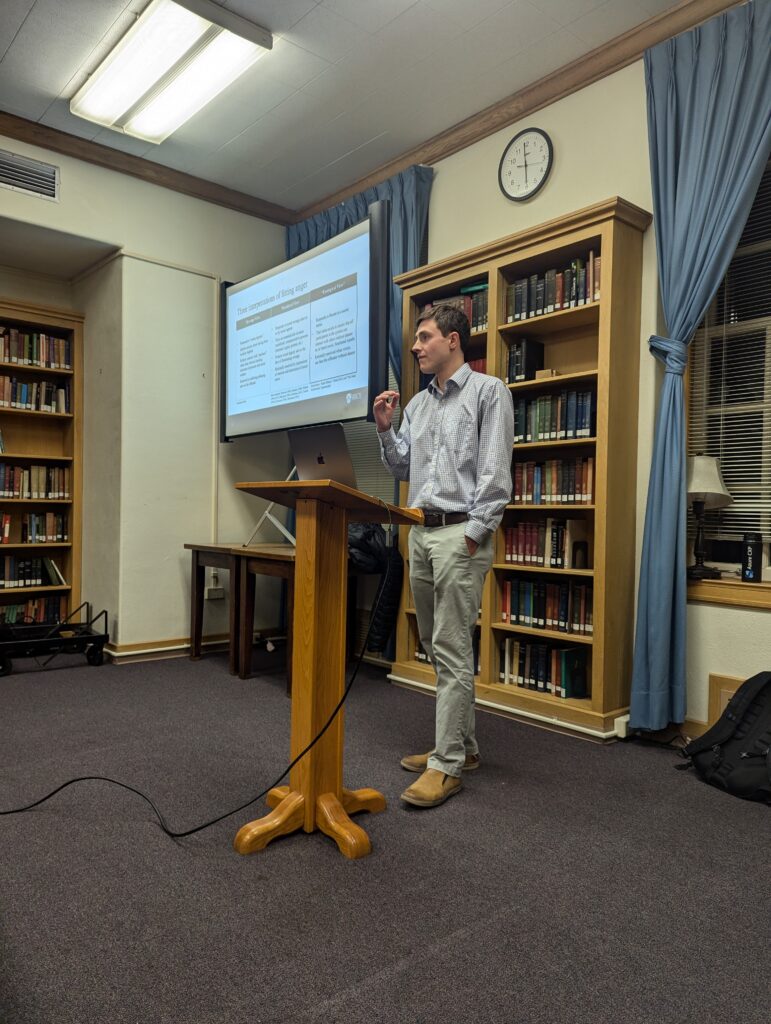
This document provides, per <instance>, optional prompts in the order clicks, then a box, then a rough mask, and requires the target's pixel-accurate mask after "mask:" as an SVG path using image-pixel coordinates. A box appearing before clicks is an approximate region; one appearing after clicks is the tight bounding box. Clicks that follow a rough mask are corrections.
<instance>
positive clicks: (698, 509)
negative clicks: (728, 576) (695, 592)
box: [686, 454, 733, 580]
mask: <svg viewBox="0 0 771 1024" xmlns="http://www.w3.org/2000/svg"><path fill="white" fill-rule="evenodd" d="M686 486H687V490H688V500H689V501H690V503H691V507H692V508H693V515H694V518H695V519H696V539H695V540H694V542H693V557H694V562H695V564H694V565H689V566H688V570H687V572H688V579H689V580H714V579H719V578H720V571H719V570H718V569H714V568H712V566H709V565H705V564H704V555H705V554H706V550H705V545H704V513H705V511H706V510H707V509H713V508H725V507H726V505H730V504H732V502H733V498H732V497H731V495H730V494H729V493H728V491H727V490H726V485H725V484H724V483H723V477H722V476H721V475H720V463H719V462H718V460H717V459H715V458H713V457H712V456H711V455H701V454H699V455H694V456H692V457H691V458H689V459H688V483H687V485H686Z"/></svg>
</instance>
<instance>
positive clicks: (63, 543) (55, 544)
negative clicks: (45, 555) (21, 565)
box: [0, 540, 72, 554]
mask: <svg viewBox="0 0 771 1024" xmlns="http://www.w3.org/2000/svg"><path fill="white" fill-rule="evenodd" d="M70 547H72V544H71V543H70V542H69V541H68V540H36V541H23V542H19V543H18V544H17V543H7V544H0V554H2V552H3V551H29V549H30V548H70Z"/></svg>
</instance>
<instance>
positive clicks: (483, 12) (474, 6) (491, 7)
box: [424, 0, 570, 28]
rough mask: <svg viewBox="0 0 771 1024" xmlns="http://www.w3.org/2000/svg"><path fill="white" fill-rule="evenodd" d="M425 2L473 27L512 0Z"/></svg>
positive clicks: (446, 16)
mask: <svg viewBox="0 0 771 1024" xmlns="http://www.w3.org/2000/svg"><path fill="white" fill-rule="evenodd" d="M424 2H425V3H426V6H428V7H430V8H431V9H432V10H433V11H435V12H436V14H439V15H441V16H442V17H444V18H449V19H450V20H451V21H454V22H455V23H456V24H457V25H460V27H461V28H473V27H474V25H478V24H479V23H480V21H484V20H485V18H489V17H491V15H493V14H497V13H498V11H500V10H502V9H503V8H504V7H507V6H508V5H509V4H510V3H511V0H475V2H474V3H469V2H468V0H424ZM568 2H570V0H568Z"/></svg>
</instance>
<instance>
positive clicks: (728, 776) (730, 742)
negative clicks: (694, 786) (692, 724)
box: [678, 672, 771, 804]
mask: <svg viewBox="0 0 771 1024" xmlns="http://www.w3.org/2000/svg"><path fill="white" fill-rule="evenodd" d="M683 756H684V757H686V758H688V764H686V765H678V767H679V768H690V767H691V765H692V766H693V767H694V768H695V769H696V771H697V772H698V774H699V775H700V777H701V778H702V779H703V780H704V781H705V782H709V783H710V785H712V786H718V787H719V788H720V789H724V790H725V791H726V793H732V794H733V795H734V796H740V797H743V798H744V799H745V800H761V801H765V802H766V803H768V804H771V672H759V673H758V674H757V675H756V676H752V677H751V678H750V679H747V680H746V681H745V682H743V683H742V685H741V686H740V687H739V689H738V690H737V691H736V693H735V694H734V695H733V697H731V699H730V700H729V702H728V704H727V705H726V708H725V711H724V712H723V714H722V715H721V716H720V718H718V720H717V722H715V724H714V725H713V726H712V728H711V729H708V730H707V732H705V733H704V735H703V736H699V737H698V738H697V739H695V740H692V741H691V742H690V743H689V744H688V745H687V746H685V747H684V748H683Z"/></svg>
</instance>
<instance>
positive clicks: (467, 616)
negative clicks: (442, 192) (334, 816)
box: [373, 305, 514, 807]
mask: <svg viewBox="0 0 771 1024" xmlns="http://www.w3.org/2000/svg"><path fill="white" fill-rule="evenodd" d="M470 335H471V332H470V328H469V322H468V319H467V317H466V316H465V314H464V313H462V312H461V311H460V310H459V309H456V308H455V307H454V306H450V305H437V306H434V307H433V308H431V309H429V310H427V311H426V312H424V313H422V314H421V316H420V317H419V318H418V322H417V328H416V332H415V344H414V345H413V347H412V352H413V354H414V355H415V357H416V359H417V361H418V364H419V365H420V371H421V373H425V374H433V379H432V380H431V383H430V384H429V385H428V387H427V388H426V389H425V391H421V392H419V393H418V394H417V395H415V397H414V398H413V399H412V400H411V401H410V402H409V403H408V404H407V407H406V408H405V409H404V414H403V416H402V423H401V428H400V430H399V432H398V434H397V433H396V432H395V431H394V429H393V427H392V425H391V421H392V419H393V414H394V409H395V407H396V403H397V402H398V400H399V395H398V393H397V392H395V391H384V392H382V394H380V395H378V396H377V398H376V399H375V402H374V405H373V412H374V415H375V423H376V426H377V430H378V438H379V440H380V447H381V455H382V459H383V463H384V464H385V466H386V467H387V468H388V469H389V470H390V472H391V473H392V474H393V475H394V476H395V477H397V478H398V479H399V480H409V482H410V487H409V497H408V499H407V504H408V505H409V506H410V507H412V508H420V509H422V510H423V514H424V524H423V526H413V527H412V529H411V530H410V538H409V556H410V583H411V585H412V593H413V596H414V598H415V611H416V614H417V620H418V632H419V635H420V642H421V643H422V645H423V647H424V649H425V651H426V653H427V654H428V657H429V658H430V660H431V663H432V664H433V666H434V670H435V672H436V740H435V747H434V749H433V750H432V751H430V752H429V753H428V754H414V755H411V756H409V757H405V758H404V759H403V760H402V762H401V764H402V767H403V768H406V769H407V771H411V772H420V773H421V775H420V778H419V779H418V780H417V781H416V782H414V783H413V784H412V785H411V786H410V787H409V788H408V789H406V790H405V791H404V793H402V797H401V798H402V800H405V801H406V802H407V803H410V804H414V805H415V806H417V807H435V806H436V805H437V804H441V803H444V801H445V800H446V799H447V798H448V797H450V796H452V795H453V794H455V793H457V792H458V791H459V790H460V788H461V772H462V771H464V770H466V771H470V770H472V769H474V768H478V767H479V764H480V758H479V748H478V746H477V741H476V736H475V734H474V652H473V646H472V642H473V636H474V627H475V625H476V621H477V617H478V613H479V603H480V600H481V596H482V586H483V584H484V581H485V576H486V575H487V572H488V570H489V569H490V566H491V564H492V560H493V538H494V534H495V531H496V529H497V528H498V524H499V523H500V521H501V517H502V515H503V510H504V508H505V507H506V505H507V503H508V502H509V501H510V500H511V453H512V445H513V442H514V411H513V404H512V400H511V395H510V394H509V391H508V389H507V388H506V386H505V384H504V383H503V382H502V381H500V380H498V378H497V377H489V376H487V375H486V374H483V373H476V372H474V371H473V370H471V369H470V367H469V366H468V365H467V364H466V350H467V348H468V345H469V341H470Z"/></svg>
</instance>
